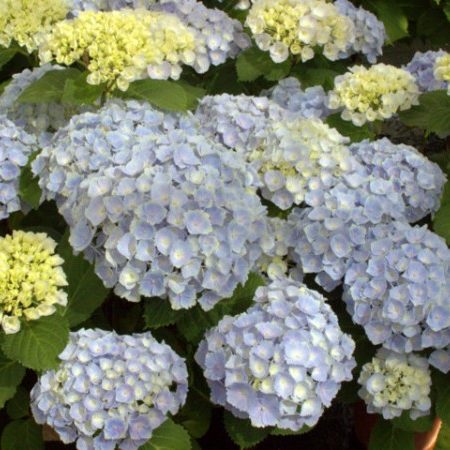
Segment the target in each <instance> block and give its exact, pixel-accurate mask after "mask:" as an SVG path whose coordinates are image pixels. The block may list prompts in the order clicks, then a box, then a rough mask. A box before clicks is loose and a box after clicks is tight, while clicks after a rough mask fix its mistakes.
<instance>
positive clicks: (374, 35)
mask: <svg viewBox="0 0 450 450" xmlns="http://www.w3.org/2000/svg"><path fill="white" fill-rule="evenodd" d="M334 5H335V6H336V8H337V10H338V11H339V13H340V14H343V15H344V16H347V17H348V18H350V19H351V21H352V22H353V25H354V35H355V37H354V40H352V41H351V42H350V43H349V44H348V46H347V48H346V50H345V51H344V52H342V54H341V55H340V56H341V57H342V58H344V57H349V56H351V55H353V54H355V53H362V54H363V55H365V57H366V58H367V61H369V62H370V63H372V64H375V63H376V61H377V58H378V56H380V55H382V54H383V45H384V42H385V41H386V37H387V35H386V30H385V28H384V24H383V22H381V21H380V20H378V19H377V17H376V16H375V15H374V14H372V13H371V12H369V11H367V10H365V9H364V8H362V7H361V6H360V7H356V6H355V5H354V4H353V3H352V2H349V1H348V0H336V1H335V2H334Z"/></svg>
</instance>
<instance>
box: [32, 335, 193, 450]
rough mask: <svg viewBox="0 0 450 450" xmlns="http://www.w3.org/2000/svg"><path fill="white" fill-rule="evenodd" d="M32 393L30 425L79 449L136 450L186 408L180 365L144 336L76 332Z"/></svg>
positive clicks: (182, 366) (183, 371)
mask: <svg viewBox="0 0 450 450" xmlns="http://www.w3.org/2000/svg"><path fill="white" fill-rule="evenodd" d="M59 358H60V359H61V364H60V365H59V367H58V368H57V369H55V370H50V371H47V372H44V373H43V374H42V375H41V376H40V377H39V379H38V382H37V383H36V385H35V386H34V388H33V389H32V391H31V394H30V395H31V410H32V413H33V416H34V418H35V420H36V422H37V423H39V424H47V425H49V426H50V427H52V428H53V429H54V430H55V431H56V432H57V433H58V435H59V437H60V439H61V440H62V442H64V443H65V444H68V443H71V442H75V441H76V446H77V449H78V450H114V449H115V448H116V446H118V447H117V448H119V449H123V450H137V449H138V448H139V447H140V446H142V445H143V444H144V443H145V442H146V441H148V440H149V439H150V438H151V436H152V433H153V431H154V430H155V429H156V428H158V427H159V426H160V425H161V424H162V423H163V422H164V421H165V420H166V418H167V416H168V415H169V414H171V415H174V414H176V413H177V412H178V410H179V409H180V408H181V406H183V404H184V403H185V401H186V395H187V390H188V373H187V367H186V363H185V361H184V360H183V359H182V358H180V357H179V356H178V355H177V354H176V353H175V352H174V351H173V350H172V349H171V348H170V347H169V346H168V345H166V344H165V343H159V342H158V341H156V340H155V339H154V338H153V336H152V335H151V333H149V332H147V333H141V334H133V335H125V336H119V335H117V334H116V333H115V332H114V331H104V330H100V329H87V330H86V329H81V330H78V331H77V332H72V333H70V340H69V343H68V345H67V346H66V348H65V349H64V351H63V352H62V353H61V354H60V355H59Z"/></svg>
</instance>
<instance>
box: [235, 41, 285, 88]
mask: <svg viewBox="0 0 450 450" xmlns="http://www.w3.org/2000/svg"><path fill="white" fill-rule="evenodd" d="M290 69H291V61H290V60H286V61H284V62H282V63H279V64H277V63H274V62H273V61H272V59H271V58H270V55H269V53H268V52H263V51H262V50H260V49H259V48H257V47H251V48H249V49H247V50H245V51H243V52H242V53H240V54H239V56H238V57H237V59H236V71H237V75H238V80H239V81H244V82H247V81H254V80H256V79H257V78H259V77H260V76H264V78H265V79H266V80H269V81H277V80H280V79H281V78H285V77H286V76H287V75H288V74H289V71H290Z"/></svg>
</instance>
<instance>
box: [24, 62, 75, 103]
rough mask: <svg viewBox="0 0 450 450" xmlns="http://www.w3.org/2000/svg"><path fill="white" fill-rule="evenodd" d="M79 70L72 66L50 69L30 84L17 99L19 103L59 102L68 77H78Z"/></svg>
mask: <svg viewBox="0 0 450 450" xmlns="http://www.w3.org/2000/svg"><path fill="white" fill-rule="evenodd" d="M79 75H80V71H79V70H77V69H73V68H68V69H63V70H51V71H50V72H47V73H45V74H44V75H43V76H42V77H41V78H39V79H38V80H36V81H35V82H34V83H32V84H30V86H28V87H27V88H26V89H25V90H24V91H23V92H22V94H21V95H20V97H19V98H18V99H17V101H18V102H19V103H49V102H59V101H61V98H62V96H63V93H64V86H65V84H66V81H67V80H68V79H76V78H77V77H79Z"/></svg>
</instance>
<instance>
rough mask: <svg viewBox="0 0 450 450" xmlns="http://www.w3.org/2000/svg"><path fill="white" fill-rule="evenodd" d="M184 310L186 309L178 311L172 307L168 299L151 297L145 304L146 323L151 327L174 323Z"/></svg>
mask: <svg viewBox="0 0 450 450" xmlns="http://www.w3.org/2000/svg"><path fill="white" fill-rule="evenodd" d="M184 312H185V311H184V310H180V311H177V310H174V309H172V307H171V306H170V302H169V300H167V299H163V298H158V297H154V298H150V299H149V300H148V301H146V303H145V306H144V320H145V325H146V326H147V328H150V329H156V328H161V327H165V326H167V325H173V324H174V323H175V322H176V321H177V320H178V319H179V318H180V317H181V316H182V315H183V313H184Z"/></svg>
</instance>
